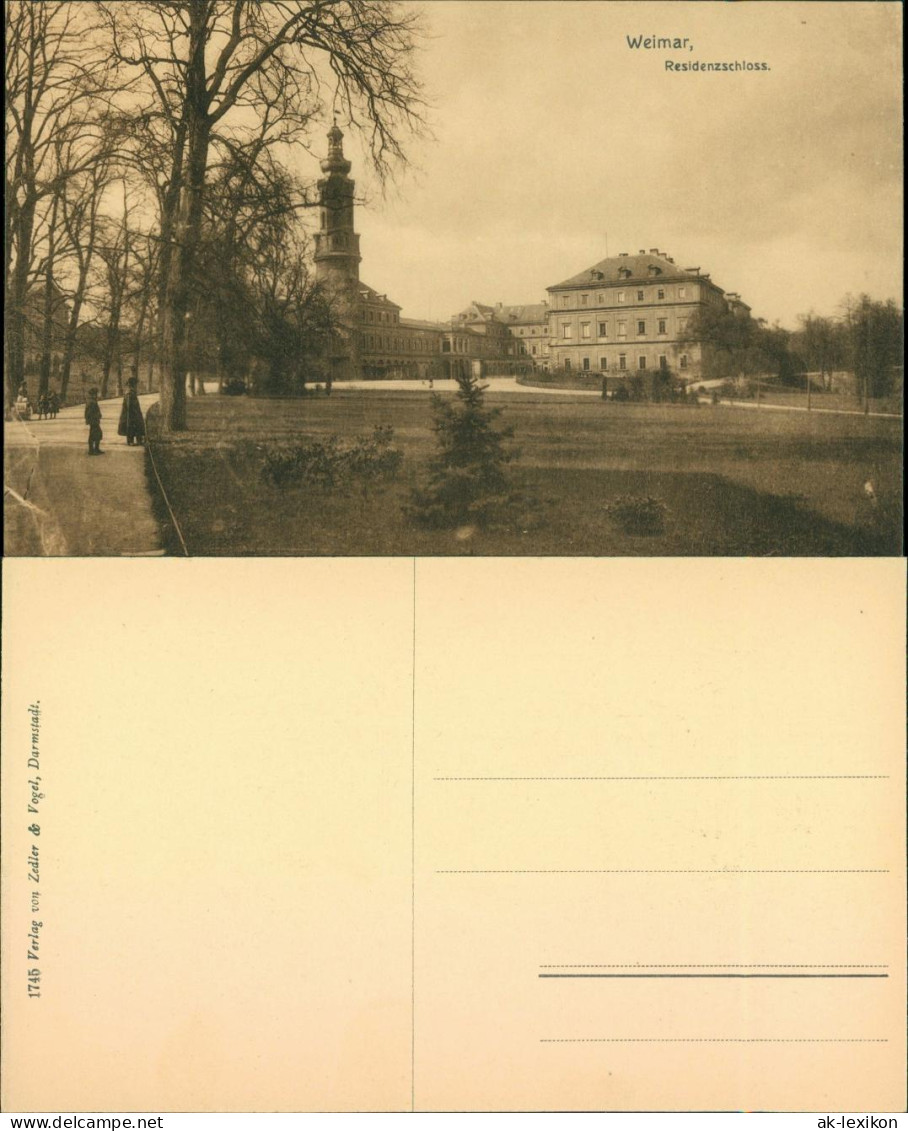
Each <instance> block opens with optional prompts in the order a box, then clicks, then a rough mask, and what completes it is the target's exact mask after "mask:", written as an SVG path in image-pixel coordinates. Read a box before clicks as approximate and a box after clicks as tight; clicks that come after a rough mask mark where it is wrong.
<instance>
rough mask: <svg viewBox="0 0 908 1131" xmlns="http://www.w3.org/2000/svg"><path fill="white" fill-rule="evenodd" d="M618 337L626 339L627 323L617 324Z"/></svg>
mask: <svg viewBox="0 0 908 1131" xmlns="http://www.w3.org/2000/svg"><path fill="white" fill-rule="evenodd" d="M618 337H619V338H626V337H627V323H626V322H619V323H618Z"/></svg>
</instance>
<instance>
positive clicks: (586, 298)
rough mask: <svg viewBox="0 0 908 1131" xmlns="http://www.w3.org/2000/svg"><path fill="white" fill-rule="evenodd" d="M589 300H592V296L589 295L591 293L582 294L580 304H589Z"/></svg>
mask: <svg viewBox="0 0 908 1131" xmlns="http://www.w3.org/2000/svg"><path fill="white" fill-rule="evenodd" d="M589 300H590V296H589V295H581V296H580V305H581V306H586V304H587V303H588V302H589Z"/></svg>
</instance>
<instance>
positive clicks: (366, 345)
mask: <svg viewBox="0 0 908 1131" xmlns="http://www.w3.org/2000/svg"><path fill="white" fill-rule="evenodd" d="M360 343H361V345H362V347H363V349H368V350H394V351H395V352H397V353H400V352H401V351H403V352H404V353H435V352H436V349H437V343H436V342H435V341H434V340H433V339H432V338H423V337H418V338H390V337H385V336H383V335H382V334H362V335H361V336H360Z"/></svg>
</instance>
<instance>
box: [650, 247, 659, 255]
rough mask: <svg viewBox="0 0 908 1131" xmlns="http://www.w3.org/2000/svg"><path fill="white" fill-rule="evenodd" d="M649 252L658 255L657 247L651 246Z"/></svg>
mask: <svg viewBox="0 0 908 1131" xmlns="http://www.w3.org/2000/svg"><path fill="white" fill-rule="evenodd" d="M649 253H650V255H659V249H658V248H657V247H651V248H650V249H649Z"/></svg>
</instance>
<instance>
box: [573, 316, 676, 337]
mask: <svg viewBox="0 0 908 1131" xmlns="http://www.w3.org/2000/svg"><path fill="white" fill-rule="evenodd" d="M677 323H678V333H679V334H680V333H683V332H684V330H686V329H687V319H686V318H679V319H678V320H677ZM636 325H637V337H638V338H645V337H646V336H647V327H648V325H651V324H650V323H647V320H646V319H645V318H638V319H637V320H636ZM655 327H656V334H658V335H662V336H666V335H667V334H668V319H667V318H657V319H656V320H655ZM596 328H597V331H598V335H599V337H600V338H607V337H608V336H609V332H608V323H607V322H597V324H596ZM617 329H618V333H617V337H618V339H619V341H620V340H621V339H622V338H626V337H627V322H626V321H625V320H622V319H619V320H618V323H617ZM573 336H574V326H573V323H572V322H562V323H561V339H562V341H570V339H571V338H573ZM592 336H593V324H592V322H581V323H580V337H581V339H585V340H589V339H590V338H592Z"/></svg>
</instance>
